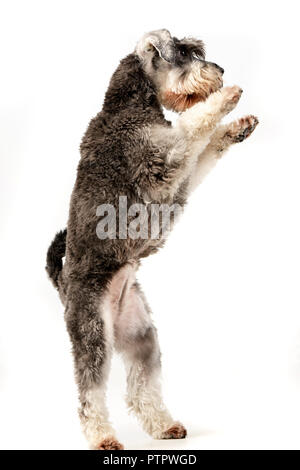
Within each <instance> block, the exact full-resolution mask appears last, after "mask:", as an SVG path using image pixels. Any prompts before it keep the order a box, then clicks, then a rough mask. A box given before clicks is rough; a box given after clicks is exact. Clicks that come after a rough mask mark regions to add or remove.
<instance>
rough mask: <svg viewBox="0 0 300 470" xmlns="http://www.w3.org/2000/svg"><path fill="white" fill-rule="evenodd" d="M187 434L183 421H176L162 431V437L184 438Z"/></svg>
mask: <svg viewBox="0 0 300 470" xmlns="http://www.w3.org/2000/svg"><path fill="white" fill-rule="evenodd" d="M186 435H187V431H186V429H185V427H184V426H183V425H182V424H181V423H178V422H176V423H174V424H172V426H171V427H170V428H169V429H167V430H166V431H164V432H163V433H162V436H161V439H184V438H185V437H186Z"/></svg>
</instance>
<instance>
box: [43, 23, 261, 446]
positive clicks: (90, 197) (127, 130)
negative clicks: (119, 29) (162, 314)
mask: <svg viewBox="0 0 300 470" xmlns="http://www.w3.org/2000/svg"><path fill="white" fill-rule="evenodd" d="M181 48H184V51H185V54H184V56H182V54H181V52H182V51H181ZM180 54H181V55H180ZM222 73H223V69H221V68H220V67H219V66H217V65H216V64H213V63H209V62H206V61H205V60H204V48H203V43H202V42H201V41H194V42H193V40H190V39H189V40H183V41H182V42H180V41H178V40H177V39H175V38H172V37H171V36H170V33H169V32H168V31H166V30H160V31H156V32H153V33H149V34H148V35H145V36H144V37H143V39H142V41H141V42H140V43H139V45H138V47H137V51H136V53H133V54H130V55H128V56H127V57H126V58H125V59H123V60H122V61H121V63H120V65H119V67H118V68H117V70H116V71H115V73H114V74H113V76H112V78H111V81H110V84H109V88H108V90H107V93H106V96H105V100H104V105H103V108H102V111H101V112H100V113H99V114H98V115H97V116H96V117H95V118H94V119H92V120H91V122H90V124H89V126H88V129H87V131H86V133H85V135H84V137H83V139H82V143H81V146H80V151H81V159H80V162H79V165H78V170H77V178H76V183H75V186H74V190H73V193H72V197H71V203H70V213H69V220H68V226H67V231H63V232H59V233H58V234H57V235H56V237H55V239H54V241H53V243H52V244H51V246H50V248H49V250H48V254H47V271H48V274H49V276H50V278H51V280H52V281H53V283H54V285H55V287H57V288H58V290H59V294H60V297H61V300H62V302H63V304H64V305H65V307H66V311H65V319H66V324H67V329H68V332H69V334H70V338H71V341H72V345H73V353H74V361H75V372H76V378H77V382H78V386H79V395H80V404H81V407H80V418H81V422H82V425H83V429H84V432H85V434H86V437H87V439H88V441H89V443H90V446H91V447H92V448H98V449H120V448H122V446H121V444H119V443H118V441H117V440H116V439H115V437H114V430H113V429H112V427H111V425H110V423H109V421H108V414H107V410H106V407H105V381H106V378H107V374H108V370H109V362H110V358H111V354H112V350H113V348H115V349H117V350H118V351H119V352H121V353H122V354H123V356H124V359H125V365H126V369H127V383H128V395H127V403H128V406H129V407H130V408H131V409H132V410H133V411H134V412H135V414H136V415H137V416H138V418H139V419H140V421H141V423H142V425H143V427H144V429H145V430H146V431H147V432H148V433H149V434H151V435H152V436H153V437H156V438H182V437H185V435H186V430H185V428H184V427H183V426H182V425H181V424H180V423H178V422H175V421H174V420H173V419H172V417H171V415H170V414H169V412H168V411H167V409H166V408H165V406H164V404H163V401H162V398H161V393H160V387H159V382H158V377H159V370H160V351H159V346H158V342H157V334H156V330H155V328H154V326H153V324H152V320H151V315H150V309H149V307H148V304H147V302H146V300H145V298H144V295H143V293H142V291H141V289H140V286H139V285H138V283H137V281H136V278H135V272H136V270H137V267H138V265H139V260H140V259H141V258H143V257H146V256H148V255H149V254H151V253H154V252H156V251H157V250H158V248H159V247H160V246H161V245H162V244H163V242H164V240H165V236H164V234H162V233H160V236H159V237H158V239H152V238H151V237H150V235H149V236H148V237H147V238H146V239H143V238H137V239H134V238H131V237H126V238H125V239H122V237H118V230H117V232H116V238H114V239H110V238H106V239H99V238H98V236H97V233H96V227H97V223H98V221H99V217H98V216H97V208H98V207H99V206H101V205H103V204H110V205H112V206H113V207H115V208H118V206H119V197H120V196H126V198H127V206H128V207H130V206H132V205H133V204H143V205H146V207H147V211H148V212H149V211H150V206H151V204H158V205H160V204H168V205H169V206H171V205H172V204H178V205H180V206H184V204H185V203H186V199H187V196H188V192H190V191H191V188H193V187H194V186H195V185H196V184H197V183H198V182H199V181H200V180H201V179H202V178H203V173H205V172H206V171H207V169H208V168H209V167H211V166H213V165H214V164H215V162H216V161H217V159H218V158H219V157H220V156H221V155H222V154H223V153H224V151H225V150H226V149H227V148H228V147H229V146H230V145H231V144H232V143H234V142H238V141H241V140H243V139H244V138H245V137H247V136H248V135H250V134H251V132H252V131H253V130H254V128H255V126H256V124H257V120H256V118H254V117H253V116H248V117H246V118H243V119H241V120H239V121H238V122H236V123H230V124H227V125H226V126H219V127H217V126H218V123H219V121H220V120H221V118H222V117H223V116H224V115H225V114H227V113H228V112H230V111H231V110H232V109H233V108H234V107H235V105H236V104H237V102H238V100H239V98H240V95H241V90H240V89H239V88H238V87H231V88H227V89H222V91H221V92H218V91H217V90H218V89H219V88H220V87H221V86H222V80H221V78H220V77H221V74H222ZM174 84H175V85H174ZM169 87H171V90H170V89H169ZM214 92H216V93H214ZM208 96H209V98H207V97H208ZM206 98H207V99H206ZM205 100H206V101H205ZM201 101H202V102H201ZM161 103H163V104H165V105H170V106H171V104H172V106H173V108H174V109H175V110H177V111H178V110H180V111H182V110H184V108H185V107H188V106H192V105H193V104H194V103H198V104H194V106H192V107H191V109H189V110H187V111H185V112H184V113H183V114H182V116H180V118H179V120H178V125H177V126H176V127H175V128H173V127H172V126H171V124H170V123H169V122H168V121H167V120H166V119H165V118H164V114H163V111H162V106H161ZM203 168H204V172H203ZM149 203H151V204H149ZM149 214H150V212H149ZM116 216H117V225H116V226H117V228H118V222H119V220H118V211H116ZM172 222H173V220H172ZM65 248H66V250H65ZM64 254H65V255H66V258H65V263H64V265H63V264H62V257H63V256H64Z"/></svg>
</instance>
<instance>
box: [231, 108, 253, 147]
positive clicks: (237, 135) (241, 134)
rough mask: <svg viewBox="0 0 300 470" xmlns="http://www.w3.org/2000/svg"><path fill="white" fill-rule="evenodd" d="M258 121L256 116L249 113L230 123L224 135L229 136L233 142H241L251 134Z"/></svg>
mask: <svg viewBox="0 0 300 470" xmlns="http://www.w3.org/2000/svg"><path fill="white" fill-rule="evenodd" d="M258 122H259V121H258V119H257V117H256V116H252V115H249V116H245V117H242V118H240V119H238V121H236V122H233V123H232V125H231V127H230V129H229V130H228V131H227V133H226V136H227V137H229V139H230V140H231V141H232V142H233V143H237V142H243V140H245V139H247V137H249V136H250V135H251V134H252V132H253V131H254V129H255V128H256V126H257V124H258Z"/></svg>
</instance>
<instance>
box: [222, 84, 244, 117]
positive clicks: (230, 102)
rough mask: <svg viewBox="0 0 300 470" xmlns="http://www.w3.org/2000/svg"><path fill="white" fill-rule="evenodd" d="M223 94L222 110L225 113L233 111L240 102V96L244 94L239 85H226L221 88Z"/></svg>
mask: <svg viewBox="0 0 300 470" xmlns="http://www.w3.org/2000/svg"><path fill="white" fill-rule="evenodd" d="M220 92H221V94H222V107H221V112H222V113H223V114H228V113H230V111H232V110H233V109H234V108H235V107H236V105H237V104H238V102H239V99H240V97H241V96H242V93H243V90H242V89H241V88H240V87H239V86H237V85H234V86H231V87H225V88H222V89H221V91H220Z"/></svg>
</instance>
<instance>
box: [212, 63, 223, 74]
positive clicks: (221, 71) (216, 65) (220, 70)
mask: <svg viewBox="0 0 300 470" xmlns="http://www.w3.org/2000/svg"><path fill="white" fill-rule="evenodd" d="M214 66H215V67H216V69H218V70H219V72H220V73H221V74H222V75H223V73H224V69H223V68H222V67H220V66H219V65H218V64H214Z"/></svg>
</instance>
